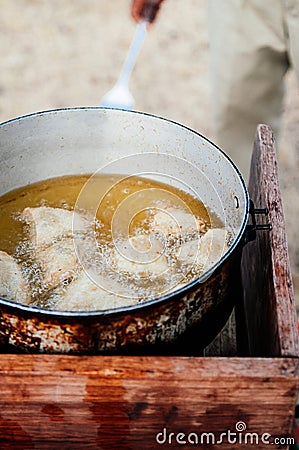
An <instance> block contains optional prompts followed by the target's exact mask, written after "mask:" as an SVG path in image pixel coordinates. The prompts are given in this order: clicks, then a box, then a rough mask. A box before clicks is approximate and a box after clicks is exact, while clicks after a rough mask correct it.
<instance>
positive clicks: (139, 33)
mask: <svg viewBox="0 0 299 450" xmlns="http://www.w3.org/2000/svg"><path fill="white" fill-rule="evenodd" d="M146 24H147V22H145V21H141V22H139V23H138V24H137V27H136V30H135V34H134V37H133V40H132V43H131V45H130V48H129V51H128V54H127V57H126V59H125V62H124V64H123V66H122V69H121V72H120V75H119V78H118V80H117V84H126V85H127V84H128V83H129V79H130V75H131V73H132V70H133V68H134V66H135V63H136V60H137V57H138V55H139V52H140V49H141V47H142V44H143V41H144V38H145V35H146Z"/></svg>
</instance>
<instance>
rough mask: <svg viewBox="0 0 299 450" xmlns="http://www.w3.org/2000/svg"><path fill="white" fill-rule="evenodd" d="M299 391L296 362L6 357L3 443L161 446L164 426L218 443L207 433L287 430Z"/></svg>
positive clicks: (0, 401) (1, 374) (0, 418)
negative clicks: (239, 429) (241, 426)
mask: <svg viewBox="0 0 299 450" xmlns="http://www.w3.org/2000/svg"><path fill="white" fill-rule="evenodd" d="M297 389H298V361H297V360H296V359H272V360H269V359H265V358H261V359H251V358H189V357H172V358H169V357H129V356H126V357H124V356H114V357H108V356H107V357H102V356H93V357H85V356H81V357H75V356H63V355H30V357H29V355H18V357H17V358H16V357H15V355H2V357H1V368H0V391H1V397H0V448H1V450H3V449H11V448H13V449H19V448H20V449H21V448H22V449H27V448H28V449H29V448H30V449H31V448H38V449H52V448H65V449H72V450H73V449H77V448H86V449H89V448H90V449H93V448H102V449H114V448H115V449H119V450H121V449H138V450H139V449H140V448H144V449H152V448H158V447H159V446H160V445H158V443H157V441H156V438H157V435H158V433H162V434H160V435H158V438H160V441H162V440H163V439H164V437H163V436H164V432H165V430H166V434H167V438H166V439H167V440H169V439H171V440H172V444H171V448H181V447H182V445H181V444H178V443H177V442H176V441H175V436H177V435H178V433H184V434H185V435H186V436H187V435H189V433H196V435H197V436H198V437H199V439H203V445H201V448H212V445H211V441H210V444H207V443H206V441H205V439H206V438H207V437H205V435H202V433H207V432H210V433H214V434H215V439H219V438H220V433H221V432H227V430H230V431H231V432H232V433H234V432H236V424H237V423H238V422H244V423H245V425H246V431H247V432H250V433H258V435H259V439H260V437H261V435H262V434H263V433H269V434H271V435H272V437H274V436H284V435H285V434H286V433H288V432H289V431H290V427H291V418H292V416H293V411H294V407H295V400H296V394H297ZM170 433H174V435H170ZM241 437H242V436H241ZM243 437H244V436H243ZM243 437H242V438H243ZM181 438H182V437H181ZM210 438H211V439H212V437H211V436H210ZM193 439H195V435H193ZM199 442H200V441H199ZM166 445H168V446H169V443H168V444H167V442H166ZM221 446H222V447H223V448H224V449H230V450H231V448H232V444H231V443H229V442H228V441H227V440H226V439H225V438H224V440H223V443H222V444H221ZM247 447H248V445H247V446H245V445H244V446H243V444H241V443H239V444H238V446H236V448H247ZM266 447H268V446H265V447H264V446H263V445H262V444H261V443H260V444H259V445H258V448H266ZM273 448H277V447H273Z"/></svg>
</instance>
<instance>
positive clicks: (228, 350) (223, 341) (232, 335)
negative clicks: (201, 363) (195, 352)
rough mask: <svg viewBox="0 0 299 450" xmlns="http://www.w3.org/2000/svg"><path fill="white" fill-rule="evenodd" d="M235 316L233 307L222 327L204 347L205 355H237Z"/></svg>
mask: <svg viewBox="0 0 299 450" xmlns="http://www.w3.org/2000/svg"><path fill="white" fill-rule="evenodd" d="M237 354H238V348H237V338H236V316H235V309H234V310H233V312H232V313H231V315H230V317H229V319H228V321H227V322H226V324H225V326H224V327H223V329H222V330H221V331H220V333H218V335H217V336H216V337H215V339H214V340H213V341H212V342H211V343H210V344H209V345H208V346H207V347H206V348H205V349H204V355H205V356H237Z"/></svg>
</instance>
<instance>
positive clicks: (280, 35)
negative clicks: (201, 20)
mask: <svg viewBox="0 0 299 450" xmlns="http://www.w3.org/2000/svg"><path fill="white" fill-rule="evenodd" d="M283 1H284V0H271V1H261V0H225V1H224V0H208V20H209V39H210V58H211V59H210V61H211V79H212V111H213V125H214V141H215V143H216V144H217V145H219V147H221V148H222V149H223V150H224V151H225V152H227V153H228V154H229V155H230V156H231V158H232V159H233V161H234V162H235V163H236V165H237V166H238V167H239V169H240V170H241V172H242V173H243V175H244V177H245V178H246V179H247V178H248V174H249V167H250V159H251V153H252V146H253V140H254V135H255V130H256V127H257V125H258V123H266V124H268V125H270V126H271V127H272V128H273V130H274V133H275V134H277V132H278V128H279V122H280V116H281V112H282V100H283V91H284V90H283V77H284V74H285V72H286V70H287V68H288V64H289V63H288V57H287V49H286V48H285V35H284V29H283V20H284V19H283V17H284V16H283V14H284V8H283Z"/></svg>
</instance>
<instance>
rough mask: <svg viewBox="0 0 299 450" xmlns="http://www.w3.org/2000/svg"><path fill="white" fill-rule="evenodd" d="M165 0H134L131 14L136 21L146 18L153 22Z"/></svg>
mask: <svg viewBox="0 0 299 450" xmlns="http://www.w3.org/2000/svg"><path fill="white" fill-rule="evenodd" d="M163 1H164V0H132V7H131V15H132V17H133V19H134V20H135V21H136V22H140V20H145V21H146V22H149V23H152V22H154V21H155V19H156V17H157V13H158V11H159V9H160V5H161V3H162V2H163Z"/></svg>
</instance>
